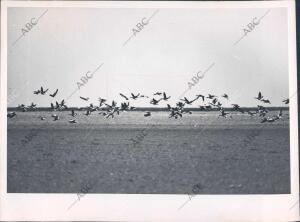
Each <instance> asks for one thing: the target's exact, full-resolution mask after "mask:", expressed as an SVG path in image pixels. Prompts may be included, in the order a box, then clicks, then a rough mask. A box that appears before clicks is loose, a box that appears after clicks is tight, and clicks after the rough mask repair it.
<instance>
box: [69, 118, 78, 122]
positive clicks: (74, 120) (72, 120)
mask: <svg viewBox="0 0 300 222" xmlns="http://www.w3.org/2000/svg"><path fill="white" fill-rule="evenodd" d="M69 123H77V121H76V119H70V120H69Z"/></svg>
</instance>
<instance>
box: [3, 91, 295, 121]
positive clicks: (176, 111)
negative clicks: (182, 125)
mask: <svg viewBox="0 0 300 222" xmlns="http://www.w3.org/2000/svg"><path fill="white" fill-rule="evenodd" d="M48 90H49V89H46V90H44V88H43V87H41V88H40V89H38V90H35V91H34V92H33V93H34V94H35V95H46V93H47V92H48ZM57 93H58V89H56V90H55V91H54V92H53V93H52V94H49V96H51V97H52V98H54V97H55V96H56V95H57ZM119 95H120V96H121V97H122V98H123V99H124V100H125V101H124V102H121V104H120V106H117V102H115V101H114V100H113V101H112V103H111V104H108V103H107V100H106V99H103V98H99V105H98V106H95V105H93V104H92V103H91V104H90V105H89V106H87V107H86V108H85V109H84V110H85V113H84V115H86V116H89V115H91V114H92V113H93V112H96V111H98V112H99V114H101V115H103V116H105V117H106V118H114V116H115V115H119V114H120V113H121V112H126V111H131V110H134V109H136V107H133V106H131V105H130V100H137V99H141V98H149V97H148V96H145V95H142V94H140V93H138V94H134V93H131V95H130V96H126V95H124V94H122V93H120V94H119ZM170 98H171V97H170V96H167V94H166V93H165V92H156V93H154V94H153V96H152V98H151V100H150V104H152V105H154V106H155V105H159V103H160V102H161V101H166V102H168V100H169V99H170ZM221 98H222V99H225V100H227V101H229V96H228V95H227V94H226V93H225V94H223V95H221V96H220V97H219V96H216V95H212V94H208V95H207V96H204V95H200V94H199V95H196V96H195V98H193V99H188V98H186V97H184V98H183V99H180V101H178V102H177V103H176V105H175V106H174V107H172V106H171V105H170V104H167V110H168V111H169V118H175V119H178V118H181V117H183V115H185V114H192V112H191V111H188V110H186V105H191V104H193V103H195V102H196V101H197V100H202V102H203V103H204V104H203V105H200V106H199V111H209V110H212V109H216V110H218V111H219V112H220V115H219V116H220V117H224V118H227V117H230V118H232V116H231V113H229V112H226V111H225V109H224V108H223V106H222V103H221V102H222V101H221ZM80 99H82V100H84V101H86V102H88V101H89V98H88V97H82V96H80ZM254 99H256V100H258V101H259V102H260V103H261V104H260V105H257V109H256V110H255V111H252V112H251V111H250V110H247V109H244V108H242V107H240V106H239V105H238V104H231V105H232V108H233V110H234V111H237V112H240V113H243V114H244V113H245V114H247V115H250V116H254V115H258V116H259V117H261V118H262V119H261V123H265V122H274V121H276V120H279V119H281V118H282V110H280V111H279V113H278V114H277V115H273V116H267V114H268V112H269V111H268V109H267V108H266V107H264V106H263V104H271V102H270V100H268V99H266V98H264V96H263V95H262V93H261V92H259V93H258V96H257V97H254ZM282 102H283V103H284V104H289V99H284V100H283V101H282ZM50 105H51V110H52V111H62V110H65V109H68V107H67V105H66V103H65V100H62V101H61V102H57V101H56V102H55V104H54V103H51V104H50ZM18 108H19V109H20V110H22V111H23V112H26V111H28V110H35V109H36V108H37V104H34V103H31V104H30V105H29V106H26V105H24V104H21V105H19V106H18ZM16 115H17V114H16V112H9V113H8V114H7V117H8V118H13V117H15V116H16ZM77 115H78V113H76V112H75V110H74V109H71V113H70V116H72V118H71V119H70V120H69V123H77V120H76V118H75V117H76V116H77ZM144 116H145V117H149V116H151V112H150V111H146V112H145V113H144ZM51 117H52V118H53V120H54V121H57V120H59V115H58V114H52V115H51ZM39 118H40V119H41V120H45V119H46V117H45V116H40V117H39Z"/></svg>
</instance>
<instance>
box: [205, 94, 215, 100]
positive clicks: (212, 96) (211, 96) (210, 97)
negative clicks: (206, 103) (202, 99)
mask: <svg viewBox="0 0 300 222" xmlns="http://www.w3.org/2000/svg"><path fill="white" fill-rule="evenodd" d="M215 97H216V96H215V95H211V94H208V97H206V98H208V99H213V98H215Z"/></svg>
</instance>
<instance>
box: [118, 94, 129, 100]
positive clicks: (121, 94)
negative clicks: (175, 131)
mask: <svg viewBox="0 0 300 222" xmlns="http://www.w3.org/2000/svg"><path fill="white" fill-rule="evenodd" d="M120 96H122V97H123V98H125V99H126V100H129V99H128V97H127V96H125V95H124V94H122V93H120Z"/></svg>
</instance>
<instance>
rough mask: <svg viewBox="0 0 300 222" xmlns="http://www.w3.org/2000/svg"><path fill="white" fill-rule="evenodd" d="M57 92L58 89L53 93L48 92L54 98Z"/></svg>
mask: <svg viewBox="0 0 300 222" xmlns="http://www.w3.org/2000/svg"><path fill="white" fill-rule="evenodd" d="M57 92H58V89H56V90H55V92H54V93H53V94H50V96H51V97H53V98H54V97H55V96H56V94H57Z"/></svg>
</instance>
